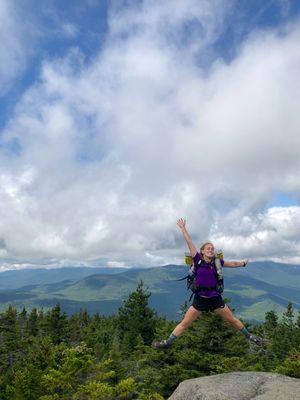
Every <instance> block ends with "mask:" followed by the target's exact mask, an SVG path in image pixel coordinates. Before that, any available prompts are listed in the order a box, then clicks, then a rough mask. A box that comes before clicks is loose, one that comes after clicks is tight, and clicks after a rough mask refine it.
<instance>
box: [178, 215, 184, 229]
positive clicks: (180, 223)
mask: <svg viewBox="0 0 300 400" xmlns="http://www.w3.org/2000/svg"><path fill="white" fill-rule="evenodd" d="M177 225H178V226H179V228H180V229H184V228H185V219H183V218H180V219H179V220H178V222H177Z"/></svg>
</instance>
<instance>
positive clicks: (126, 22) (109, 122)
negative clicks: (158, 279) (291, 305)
mask: <svg viewBox="0 0 300 400" xmlns="http://www.w3.org/2000/svg"><path fill="white" fill-rule="evenodd" d="M0 25H1V28H0V42H1V43H2V44H1V45H0V54H1V59H2V60H5V62H2V66H1V68H0V140H1V141H0V162H1V174H0V209H1V216H0V217H1V218H2V222H1V224H0V243H2V244H1V249H0V262H1V260H2V267H1V268H2V269H7V268H17V267H19V266H20V267H26V266H30V265H35V264H37V265H40V264H43V265H47V263H50V264H51V265H53V264H54V265H62V266H63V265H70V264H71V265H77V264H80V265H81V264H84V265H96V264H99V263H100V264H101V262H103V263H104V264H107V265H111V266H115V265H117V266H120V265H125V266H128V265H132V264H134V265H138V264H141V265H158V264H164V263H170V262H180V254H181V252H182V250H183V248H184V243H183V241H182V238H181V237H180V232H178V229H177V227H176V220H177V218H180V217H186V219H187V221H188V224H189V225H188V226H189V229H190V231H191V233H192V235H193V237H194V238H195V240H196V241H197V243H198V242H199V243H200V242H201V241H202V240H206V239H207V238H208V237H209V238H210V239H212V240H215V241H217V242H218V243H217V244H218V245H219V246H218V247H220V246H222V247H223V248H224V249H225V252H227V254H228V256H230V257H233V258H238V257H249V258H252V259H273V260H279V261H284V262H297V263H300V256H299V251H300V242H299V238H298V234H297V229H298V228H300V209H299V198H300V186H299V185H300V184H299V182H298V181H299V180H298V173H299V160H298V158H299V157H298V151H297V149H298V148H299V147H298V146H299V139H298V136H299V135H298V131H299V128H300V122H299V116H298V111H297V107H296V104H297V101H298V102H299V100H300V99H299V98H298V97H299V95H298V92H299V91H298V88H299V86H300V82H299V76H298V68H299V66H300V61H299V58H300V49H299V45H298V43H299V37H300V33H299V32H300V3H299V2H298V1H289V0H269V1H264V2H261V1H258V0H253V1H246V0H241V1H234V0H233V1H225V0H224V1H222V0H212V1H205V0H203V1H196V0H182V1H181V2H176V3H174V2H172V1H171V0H166V1H165V2H163V3H162V2H159V1H158V0H147V1H108V0H85V1H79V0H78V1H77V0H73V1H66V0H64V1H58V0H57V1H56V0H51V1H50V0H46V1H43V2H37V1H35V0H26V1H24V2H20V1H17V0H15V1H14V0H13V1H8V0H2V2H1V4H0ZM289 221H290V224H291V225H290V224H289V223H288V222H289ZM292 224H293V225H292ZM199 226H200V228H199ZM24 260H26V261H24ZM101 260H102V261H101ZM107 260H108V261H107Z"/></svg>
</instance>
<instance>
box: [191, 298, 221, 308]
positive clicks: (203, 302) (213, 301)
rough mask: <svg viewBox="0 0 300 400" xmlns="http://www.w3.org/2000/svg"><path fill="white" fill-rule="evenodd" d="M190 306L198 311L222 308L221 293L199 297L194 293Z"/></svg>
mask: <svg viewBox="0 0 300 400" xmlns="http://www.w3.org/2000/svg"><path fill="white" fill-rule="evenodd" d="M192 306H193V307H194V308H196V310H198V311H203V312H207V311H214V310H216V309H217V308H224V307H225V303H224V300H223V298H222V296H221V295H219V296H214V297H200V296H197V295H195V296H194V301H193V304H192Z"/></svg>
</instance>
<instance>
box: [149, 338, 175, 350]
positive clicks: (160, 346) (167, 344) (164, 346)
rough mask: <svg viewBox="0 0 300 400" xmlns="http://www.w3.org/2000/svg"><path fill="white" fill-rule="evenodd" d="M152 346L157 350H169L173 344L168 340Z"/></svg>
mask: <svg viewBox="0 0 300 400" xmlns="http://www.w3.org/2000/svg"><path fill="white" fill-rule="evenodd" d="M152 346H153V347H155V348H156V349H168V348H169V347H171V343H170V342H168V341H167V340H161V341H160V342H154V343H153V345H152Z"/></svg>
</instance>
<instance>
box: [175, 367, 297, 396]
mask: <svg viewBox="0 0 300 400" xmlns="http://www.w3.org/2000/svg"><path fill="white" fill-rule="evenodd" d="M169 400H300V379H296V378H290V377H288V376H285V375H280V374H273V373H268V372H231V373H227V374H219V375H212V376H204V377H201V378H195V379H188V380H186V381H183V382H181V383H180V384H179V386H178V387H177V389H176V390H175V392H174V393H173V394H172V396H171V397H169Z"/></svg>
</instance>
